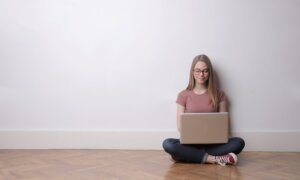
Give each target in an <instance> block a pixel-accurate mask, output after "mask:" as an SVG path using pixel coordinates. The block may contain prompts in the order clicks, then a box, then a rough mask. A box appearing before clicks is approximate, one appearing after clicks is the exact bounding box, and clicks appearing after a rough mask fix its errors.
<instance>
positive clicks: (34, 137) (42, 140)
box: [0, 131, 300, 152]
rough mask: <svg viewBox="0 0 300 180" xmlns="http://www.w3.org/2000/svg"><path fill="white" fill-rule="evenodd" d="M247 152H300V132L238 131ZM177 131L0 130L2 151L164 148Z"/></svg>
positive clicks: (0, 147)
mask: <svg viewBox="0 0 300 180" xmlns="http://www.w3.org/2000/svg"><path fill="white" fill-rule="evenodd" d="M233 136H238V137H242V138H243V139H244V140H245V142H246V147H245V149H244V150H245V151H288V152H300V144H299V139H300V132H236V133H233ZM169 137H172V138H178V133H177V132H176V131H0V149H162V142H163V140H164V139H166V138H169Z"/></svg>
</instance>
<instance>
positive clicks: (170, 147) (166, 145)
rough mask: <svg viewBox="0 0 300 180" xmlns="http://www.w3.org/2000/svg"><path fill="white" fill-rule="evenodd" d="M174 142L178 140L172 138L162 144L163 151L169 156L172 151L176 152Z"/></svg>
mask: <svg viewBox="0 0 300 180" xmlns="http://www.w3.org/2000/svg"><path fill="white" fill-rule="evenodd" d="M176 141H178V140H176V139H172V138H168V139H165V140H164V142H163V144H162V146H163V148H164V150H165V151H166V152H168V153H170V154H173V153H174V151H176V147H175V143H176Z"/></svg>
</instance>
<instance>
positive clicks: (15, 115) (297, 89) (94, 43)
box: [0, 0, 300, 151]
mask: <svg viewBox="0 0 300 180" xmlns="http://www.w3.org/2000/svg"><path fill="white" fill-rule="evenodd" d="M299 9H300V1H298V0H265V1H260V0H227V1H223V0H212V1H211V0H189V1H181V0H163V1H162V0H145V1H139V0H127V1H123V0H110V1H104V0H103V1H96V0H41V1H34V0H28V1H21V0H2V1H0V134H1V138H0V148H35V147H36V148H45V147H46V148H48V147H49V148H59V147H62V148H64V147H74V148H76V147H78V148H82V147H85V148H89V147H91V148H92V147H101V148H111V147H116V146H114V144H118V143H120V138H122V136H123V135H124V133H125V134H127V133H129V134H130V133H133V134H131V135H129V136H128V138H127V139H125V141H128V144H127V145H126V144H124V145H123V146H122V145H120V146H117V148H131V147H133V148H160V143H161V140H162V139H163V138H165V137H168V136H177V135H178V134H177V133H176V123H175V110H176V109H175V100H176V97H177V93H178V92H179V91H181V90H182V89H184V88H185V87H186V85H187V81H188V73H189V72H188V71H189V68H190V63H191V61H192V59H193V57H194V56H195V55H198V54H202V53H205V54H207V55H208V56H210V57H211V59H212V61H213V64H214V66H215V69H216V71H217V73H218V77H219V79H220V81H221V85H222V88H223V89H224V90H225V92H226V94H227V96H228V98H229V99H230V104H231V108H230V109H231V110H230V111H231V120H232V131H233V132H234V133H235V134H236V135H239V136H243V138H245V139H246V143H247V146H248V150H290V151H295V150H296V151H299V150H300V147H298V145H295V143H294V142H293V141H292V140H293V138H294V139H296V140H297V139H298V138H300V136H299V134H300V121H299V120H300V118H299V117H300V116H299V113H298V112H299V107H300V83H299V82H300V72H299V71H298V69H299V65H300V61H299V57H300V34H299V32H300V21H299V18H300V11H299ZM36 132H39V133H37V134H36ZM57 132H61V133H62V134H61V135H57ZM68 132H70V133H71V134H72V133H74V132H75V133H76V132H77V133H78V132H83V133H81V134H80V135H78V134H77V136H75V137H77V139H80V138H79V137H84V136H85V138H83V139H81V141H87V140H89V138H90V137H95V136H96V137H95V138H96V139H95V142H90V144H85V143H82V142H78V141H76V140H74V139H73V140H72V142H71V143H70V139H69V138H66V134H67V136H69V135H71V134H70V133H68ZM91 132H96V134H94V135H95V136H92V135H91V134H90V133H91ZM107 132H111V133H109V134H110V135H109V136H113V137H112V138H111V139H113V141H112V140H109V139H108V140H107V139H106V136H107ZM135 132H138V137H136V136H137V134H135ZM142 132H145V133H146V134H147V135H145V133H142ZM43 133H44V134H43ZM45 133H46V135H45ZM47 133H48V134H47ZM65 133H66V134H65ZM86 133H87V134H89V135H88V136H86ZM149 133H150V134H151V133H152V135H153V137H155V138H156V139H151V135H149ZM42 134H43V135H45V138H43V137H44V136H43V135H42ZM157 134H160V135H157ZM282 134H284V135H282ZM25 137H26V138H25ZM37 137H38V138H37ZM126 137H127V136H126ZM145 137H147V140H149V141H152V143H149V144H148V145H146V144H147V143H144V144H143V143H142V145H139V144H140V142H143V141H144V140H143V139H144V138H145ZM275 137H285V138H282V140H281V141H280V142H276V143H275V142H273V141H271V140H272V139H273V138H275ZM291 138H292V139H291ZM32 139H36V140H34V141H32ZM49 139H51V142H52V143H50V141H49V144H47V142H48V141H47V140H49ZM133 139H134V140H136V141H132V140H133ZM53 140H54V141H53ZM106 140H107V141H106ZM57 141H59V143H55V142H57ZM99 141H100V142H101V143H99ZM103 141H104V142H103ZM122 141H124V140H122ZM40 142H43V143H40ZM45 142H46V143H45ZM106 142H107V143H106ZM108 142H110V143H108ZM134 142H136V144H134ZM258 142H259V143H258ZM130 143H131V144H130ZM25 144H26V145H25ZM61 144H67V145H66V146H63V145H61ZM100 144H101V145H100ZM121 144H122V143H121ZM137 144H138V145H137ZM266 144H268V145H266ZM275 144H276V145H275ZM283 146H285V147H283Z"/></svg>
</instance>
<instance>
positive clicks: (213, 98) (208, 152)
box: [163, 55, 245, 166]
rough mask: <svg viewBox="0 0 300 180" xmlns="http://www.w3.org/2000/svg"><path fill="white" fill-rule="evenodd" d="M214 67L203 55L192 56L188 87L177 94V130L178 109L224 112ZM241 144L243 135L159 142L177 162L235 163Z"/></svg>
mask: <svg viewBox="0 0 300 180" xmlns="http://www.w3.org/2000/svg"><path fill="white" fill-rule="evenodd" d="M214 78H215V77H214V71H213V67H212V64H211V62H210V60H209V58H208V57H207V56H206V55H198V56H196V57H195V58H194V60H193V63H192V65H191V70H190V79H189V84H188V87H187V88H186V89H185V90H183V91H181V92H180V93H179V94H178V97H177V101H176V103H177V128H178V131H179V132H180V125H179V118H180V114H181V113H200V112H227V103H226V97H225V94H224V92H223V91H221V90H219V89H218V88H217V86H216V82H215V79H214ZM244 146H245V142H244V140H243V139H241V138H238V137H235V138H230V139H229V140H228V143H225V144H202V145H196V144H191V145H183V144H180V141H179V139H173V138H169V139H166V140H165V141H164V142H163V148H164V150H165V151H166V152H167V153H169V154H170V155H171V156H172V159H173V160H174V161H177V162H190V163H211V164H220V165H223V166H224V165H235V164H236V163H237V156H236V154H239V153H240V152H241V151H242V150H243V148H244Z"/></svg>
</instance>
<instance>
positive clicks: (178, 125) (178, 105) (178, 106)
mask: <svg viewBox="0 0 300 180" xmlns="http://www.w3.org/2000/svg"><path fill="white" fill-rule="evenodd" d="M184 110H185V107H184V106H182V105H180V104H177V129H178V131H179V132H180V123H179V119H180V114H182V113H184Z"/></svg>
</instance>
